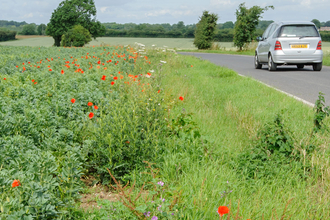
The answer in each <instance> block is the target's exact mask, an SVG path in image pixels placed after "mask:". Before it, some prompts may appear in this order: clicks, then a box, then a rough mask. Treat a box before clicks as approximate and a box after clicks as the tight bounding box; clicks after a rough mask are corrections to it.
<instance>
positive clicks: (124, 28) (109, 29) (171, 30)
mask: <svg viewBox="0 0 330 220" xmlns="http://www.w3.org/2000/svg"><path fill="white" fill-rule="evenodd" d="M103 25H104V26H105V28H106V31H105V36H108V37H163V38H167V37H172V38H181V37H182V38H193V37H194V32H195V27H196V25H195V24H189V25H185V24H184V22H183V21H179V22H178V23H177V24H173V25H171V24H168V23H164V24H147V23H144V24H134V23H127V24H117V23H114V22H113V23H104V24H103Z"/></svg>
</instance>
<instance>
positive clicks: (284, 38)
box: [256, 22, 323, 65]
mask: <svg viewBox="0 0 330 220" xmlns="http://www.w3.org/2000/svg"><path fill="white" fill-rule="evenodd" d="M320 41H321V36H320V34H319V32H318V30H317V28H316V27H315V25H314V23H312V22H274V23H272V24H270V25H269V26H268V27H267V29H266V30H265V32H264V34H263V35H262V37H261V40H260V41H259V43H258V47H257V48H256V55H257V57H258V61H259V62H260V63H261V64H268V57H269V56H272V60H273V62H274V63H275V64H277V65H283V64H285V65H298V64H303V65H313V64H317V63H322V59H323V52H322V50H317V46H318V43H319V42H320ZM276 42H279V43H280V45H281V49H279V50H276V49H275V44H276Z"/></svg>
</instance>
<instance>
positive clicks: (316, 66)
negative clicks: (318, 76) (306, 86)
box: [313, 63, 322, 71]
mask: <svg viewBox="0 0 330 220" xmlns="http://www.w3.org/2000/svg"><path fill="white" fill-rule="evenodd" d="M321 69H322V63H315V64H313V70H314V71H321Z"/></svg>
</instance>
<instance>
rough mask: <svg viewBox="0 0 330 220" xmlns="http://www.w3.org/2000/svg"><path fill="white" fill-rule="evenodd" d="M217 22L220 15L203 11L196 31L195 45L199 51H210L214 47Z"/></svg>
mask: <svg viewBox="0 0 330 220" xmlns="http://www.w3.org/2000/svg"><path fill="white" fill-rule="evenodd" d="M217 20H218V15H216V14H210V13H209V12H208V11H203V15H202V17H200V20H199V22H198V23H197V25H196V31H195V40H194V45H195V46H196V47H197V48H198V49H208V48H210V47H211V46H212V41H213V37H214V34H215V29H216V26H217Z"/></svg>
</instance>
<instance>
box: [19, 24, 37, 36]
mask: <svg viewBox="0 0 330 220" xmlns="http://www.w3.org/2000/svg"><path fill="white" fill-rule="evenodd" d="M36 29H37V26H36V25H35V24H33V23H32V24H26V25H24V26H23V30H22V31H21V33H20V34H21V35H36V34H37V31H36Z"/></svg>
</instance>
